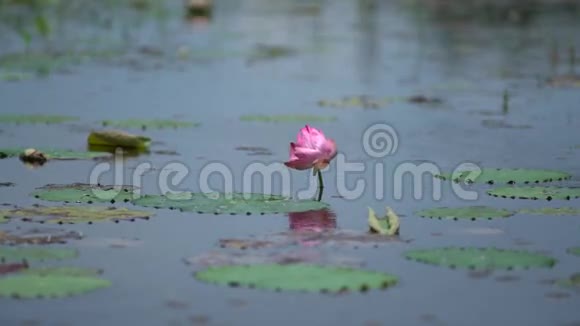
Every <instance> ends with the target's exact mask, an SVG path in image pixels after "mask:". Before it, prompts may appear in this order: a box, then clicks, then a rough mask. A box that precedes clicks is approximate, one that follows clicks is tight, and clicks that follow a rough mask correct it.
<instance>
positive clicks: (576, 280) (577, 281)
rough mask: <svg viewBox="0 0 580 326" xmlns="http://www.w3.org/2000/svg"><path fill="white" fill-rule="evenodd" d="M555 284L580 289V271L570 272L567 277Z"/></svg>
mask: <svg viewBox="0 0 580 326" xmlns="http://www.w3.org/2000/svg"><path fill="white" fill-rule="evenodd" d="M556 284H558V285H560V286H564V287H568V288H577V289H580V273H575V274H572V275H571V276H570V277H569V278H567V279H563V280H559V281H557V282H556Z"/></svg>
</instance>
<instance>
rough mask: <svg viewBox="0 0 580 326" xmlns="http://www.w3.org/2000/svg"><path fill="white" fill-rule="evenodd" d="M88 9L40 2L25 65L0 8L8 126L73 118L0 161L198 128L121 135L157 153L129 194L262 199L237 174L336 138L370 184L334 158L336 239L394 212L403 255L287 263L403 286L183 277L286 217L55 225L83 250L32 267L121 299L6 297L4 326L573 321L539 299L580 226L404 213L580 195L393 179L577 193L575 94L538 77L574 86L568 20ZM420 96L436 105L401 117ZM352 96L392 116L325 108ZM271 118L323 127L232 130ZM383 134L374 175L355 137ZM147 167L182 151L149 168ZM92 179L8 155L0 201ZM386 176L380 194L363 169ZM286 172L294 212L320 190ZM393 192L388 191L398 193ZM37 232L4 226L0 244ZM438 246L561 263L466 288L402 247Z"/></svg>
mask: <svg viewBox="0 0 580 326" xmlns="http://www.w3.org/2000/svg"><path fill="white" fill-rule="evenodd" d="M87 2H88V1H80V2H79V3H83V4H86V5H87V7H86V8H85V7H82V6H79V8H75V7H74V6H72V5H71V6H68V7H67V6H65V5H62V3H66V1H63V2H61V4H57V5H54V6H56V7H55V8H61V7H62V6H64V7H65V8H68V11H65V10H62V11H61V10H60V9H54V8H53V7H50V5H46V6H47V8H48V9H47V8H44V7H42V10H44V11H43V12H44V13H45V14H46V15H47V16H46V17H47V18H46V19H47V20H48V22H49V23H50V24H52V25H51V26H54V28H53V29H52V30H51V35H50V36H49V37H47V39H43V38H42V37H38V36H36V34H38V33H36V32H34V33H33V34H34V35H33V37H32V40H31V41H30V44H29V45H28V49H27V50H26V49H25V45H24V43H25V42H24V41H23V40H22V39H21V38H22V36H19V34H18V33H16V32H14V30H16V29H14V28H12V27H11V26H12V25H10V24H12V23H13V21H12V20H10V19H8V18H10V17H20V16H22V15H23V16H24V17H25V18H28V15H27V14H26V13H25V14H22V13H21V12H16V13H14V12H12V11H11V9H10V10H9V9H7V8H9V7H10V6H7V7H6V8H3V9H2V11H0V15H3V17H4V18H5V19H3V20H4V22H5V26H4V25H3V28H4V32H3V33H2V36H0V41H1V42H2V44H3V45H2V47H1V49H0V54H1V55H2V58H1V59H0V64H1V66H0V72H1V73H2V74H3V76H5V78H4V79H6V80H4V81H1V82H0V101H1V102H0V113H2V114H8V113H18V114H56V115H70V116H76V117H79V118H80V120H79V121H75V122H68V123H63V124H55V125H43V124H37V125H15V124H2V125H0V130H1V132H0V137H1V143H0V147H2V148H8V147H37V148H63V149H73V150H86V149H87V135H88V133H89V132H90V131H91V130H92V129H98V128H100V124H99V121H101V120H105V119H116V120H122V119H130V118H140V119H153V118H165V119H177V120H188V121H194V122H199V123H200V125H199V126H197V127H194V128H181V129H175V130H174V129H162V130H145V131H141V130H137V131H133V132H136V133H140V134H144V135H146V136H148V137H151V138H152V139H153V140H154V142H153V144H152V146H151V153H150V154H142V155H138V156H132V157H126V158H125V160H124V163H123V170H122V171H123V174H122V175H121V177H123V178H124V182H125V183H131V182H134V179H132V174H133V171H134V169H135V168H136V167H137V166H139V165H140V164H142V163H144V162H148V163H150V164H151V165H152V167H153V169H152V170H151V171H150V172H148V173H146V174H145V175H144V176H143V178H142V179H141V186H142V188H143V193H149V194H155V193H159V192H160V191H161V188H160V186H159V179H160V175H162V174H163V172H162V171H163V169H164V168H167V164H169V163H179V164H181V165H182V166H185V167H187V169H188V174H187V177H186V178H185V179H184V180H182V181H181V182H180V183H179V184H176V185H171V188H172V189H173V190H191V191H202V190H204V189H201V188H202V187H200V182H199V180H200V172H201V171H204V169H207V166H208V164H212V163H213V164H218V163H219V164H223V165H224V166H227V167H228V169H230V171H231V172H232V175H233V188H234V190H235V191H242V190H246V189H251V190H252V191H253V192H262V191H264V187H263V185H262V184H261V182H255V183H254V184H251V185H247V184H243V174H244V171H246V168H247V167H248V166H249V165H250V164H252V163H255V162H262V163H265V164H270V163H274V162H284V161H286V160H287V159H288V146H289V142H290V141H294V140H295V137H296V133H297V132H298V131H299V130H300V128H302V127H303V126H304V125H305V124H306V123H309V124H311V125H312V126H315V127H316V128H319V129H321V130H322V131H324V133H325V134H326V135H327V136H328V137H331V138H333V139H334V140H335V141H336V143H337V145H338V150H339V156H340V157H342V158H344V159H345V160H346V161H347V162H358V163H360V164H362V166H363V167H364V171H363V172H350V173H348V174H346V175H345V176H341V175H340V173H339V172H340V171H339V169H338V168H337V164H338V159H337V160H335V161H333V162H332V164H331V165H330V167H329V169H328V170H327V171H324V172H323V175H324V181H325V191H324V195H323V201H324V202H326V203H328V204H329V206H330V208H329V209H330V210H331V211H332V212H333V214H335V215H336V223H333V221H331V222H329V223H328V224H330V225H331V226H334V227H335V228H336V229H337V230H358V231H360V232H364V231H367V229H368V225H367V207H372V208H373V209H374V210H375V211H377V212H378V213H382V212H383V211H384V208H385V206H389V207H392V208H393V209H394V211H396V212H397V214H399V216H400V217H401V229H400V238H401V239H404V240H409V241H396V242H395V241H394V242H389V243H383V244H380V245H378V246H376V247H374V246H360V247H358V246H356V245H337V246H327V247H316V246H314V247H310V246H298V247H297V248H296V250H297V252H298V253H299V255H302V256H309V255H310V256H314V257H317V255H321V256H320V257H324V258H320V262H321V263H322V262H323V261H322V260H324V259H327V260H329V261H331V262H332V261H335V262H336V261H342V262H344V261H350V262H353V261H356V262H358V263H360V265H361V266H363V267H364V268H365V269H369V270H376V271H381V272H387V273H390V274H393V275H396V276H398V277H399V282H398V284H397V285H396V286H393V287H390V288H388V289H386V290H373V291H369V292H366V293H358V292H355V293H347V294H341V295H328V294H322V293H294V292H280V293H277V292H273V291H263V290H257V289H246V288H231V287H227V286H219V285H213V284H206V283H203V282H200V281H198V280H196V279H195V278H194V277H193V272H194V267H193V266H192V265H190V264H186V263H185V260H186V259H187V258H189V257H195V256H198V255H203V254H204V253H207V252H213V251H215V250H219V249H220V248H219V245H218V242H219V240H220V239H228V238H248V237H251V236H256V237H268V236H269V235H274V234H277V233H281V232H287V231H289V230H290V228H291V226H292V225H293V218H292V217H291V216H288V214H264V215H260V214H252V215H245V214H242V215H235V216H230V215H227V214H226V215H214V214H197V213H195V212H179V211H176V210H167V209H159V210H155V211H154V213H155V216H154V217H152V218H151V219H150V220H148V221H135V222H121V223H118V224H117V223H107V222H103V223H94V224H92V225H87V224H74V225H64V226H58V228H62V229H66V230H77V231H80V232H82V233H83V235H84V238H83V239H82V240H73V241H69V242H68V243H67V244H66V245H55V247H58V246H61V247H70V248H76V249H78V252H79V257H78V258H76V259H75V260H74V261H62V262H57V263H53V262H45V263H43V264H45V265H51V266H52V265H67V266H70V265H73V266H83V267H92V268H100V269H103V270H104V274H103V277H105V278H106V279H108V280H110V281H111V282H112V286H111V287H109V288H107V289H101V290H98V291H95V292H91V293H88V294H84V295H81V296H75V297H71V298H64V299H44V300H15V299H11V298H2V299H0V305H1V306H2V313H1V314H0V324H1V325H122V324H129V325H130V324H138V325H192V324H193V325H201V324H207V325H256V324H273V323H276V324H280V325H291V324H305V325H389V324H395V325H423V324H424V325H489V324H502V325H504V324H514V325H577V324H578V323H580V310H578V307H579V303H580V296H579V295H578V294H579V292H578V290H574V289H569V288H563V287H560V286H557V285H555V284H553V283H552V282H548V281H549V280H554V279H563V278H567V277H570V275H572V274H574V273H577V272H580V258H578V257H577V256H574V255H570V254H568V253H566V250H567V249H568V248H571V247H578V246H580V242H579V239H580V237H579V235H580V219H578V216H548V215H532V214H516V215H514V216H512V217H510V218H507V219H493V220H485V219H484V220H477V221H470V220H468V221H453V220H438V219H425V218H421V217H419V216H418V214H417V212H418V211H420V210H422V209H427V208H433V207H440V206H447V207H457V206H467V205H486V206H491V207H495V208H504V209H508V210H518V209H522V208H541V207H573V208H580V204H579V203H580V202H579V201H578V200H569V201H561V200H553V201H545V200H536V201H533V200H523V199H513V200H512V199H509V198H507V199H504V198H494V197H491V196H488V195H487V194H486V191H487V190H489V189H492V188H493V187H492V186H490V185H473V186H472V187H471V189H473V190H475V191H477V193H478V194H479V196H478V199H477V200H475V201H470V200H465V199H462V198H460V196H458V195H457V194H456V193H454V192H453V190H452V188H451V187H450V186H449V184H446V183H444V184H443V185H442V195H441V198H434V197H433V195H432V194H433V193H435V192H436V190H437V189H435V188H436V187H437V185H433V184H432V181H431V180H432V178H431V177H428V176H425V177H424V180H423V181H424V182H423V186H422V188H420V189H419V190H421V194H422V195H421V196H419V198H417V197H416V196H414V195H413V191H415V190H416V186H414V184H413V180H412V178H410V177H407V178H404V179H403V181H402V183H397V181H398V180H399V179H398V174H397V171H399V172H400V167H401V166H402V165H403V164H411V163H412V164H415V165H418V164H419V163H421V162H423V163H424V162H427V163H429V164H430V165H429V166H434V167H437V169H439V170H440V171H442V172H446V171H452V170H453V169H455V168H456V167H457V166H459V165H460V164H462V163H466V162H473V163H476V164H478V165H479V166H481V167H488V168H532V169H551V170H559V171H564V172H567V173H569V174H571V175H572V178H571V179H570V180H568V181H565V182H555V183H551V184H550V185H561V186H578V184H579V182H580V166H579V165H578V162H579V159H580V137H579V135H580V133H579V132H578V130H580V113H579V112H578V104H579V103H580V91H579V88H578V85H580V84H578V81H579V80H580V79H578V77H576V82H575V84H574V83H572V84H571V85H568V86H570V87H554V85H551V84H550V83H549V82H548V80H549V79H550V78H554V77H560V76H577V75H575V73H576V71H577V68H576V67H575V65H576V63H575V61H579V60H580V58H579V57H578V55H580V54H578V52H576V53H574V52H575V51H573V49H580V34H579V33H578V30H580V7H579V6H578V5H577V4H575V3H572V5H570V4H566V3H567V2H565V1H562V2H561V3H552V2H549V4H543V2H532V1H530V2H529V3H528V4H526V5H521V3H522V2H517V3H519V4H520V5H515V3H516V2H515V1H514V4H513V5H508V4H503V5H497V4H496V5H495V6H494V5H490V8H488V9H487V11H485V12H484V10H483V9H481V8H478V9H476V10H473V8H471V6H470V5H468V4H465V5H457V6H455V7H457V8H455V7H453V8H452V9H453V10H451V9H450V8H446V7H441V6H440V4H439V5H438V3H440V2H439V1H428V2H425V3H423V2H420V1H417V2H415V1H403V0H401V1H373V0H366V1H333V2H331V1H314V2H308V1H274V2H271V1H261V0H249V1H244V2H236V1H220V0H216V1H215V3H214V7H213V12H212V15H211V17H210V18H209V19H200V18H197V19H187V18H184V14H183V8H182V3H181V2H180V1H175V2H173V1H167V2H165V3H163V2H161V1H141V2H137V1H133V2H131V3H132V4H133V5H134V6H137V5H138V4H139V3H143V4H148V6H145V8H144V9H143V8H142V9H134V8H133V9H132V8H128V6H126V5H119V4H113V2H110V1H103V2H102V3H99V4H95V3H92V4H87ZM492 2H493V1H492ZM71 3H72V2H71ZM502 3H503V2H502ZM510 6H514V8H511V9H510ZM521 6H523V7H521ZM0 7H1V6H0ZM138 8H141V7H138ZM522 8H523V9H522ZM85 9H86V10H85ZM470 9H471V11H470ZM528 9H529V10H528ZM25 10H32V9H30V8H28V9H25ZM35 10H41V9H38V8H37V9H35ZM472 12H477V14H470V13H472ZM486 13H487V14H486ZM31 16H33V15H31ZM494 17H496V18H494ZM25 21H26V20H25ZM57 23H58V24H57ZM14 24H16V23H14ZM15 26H16V25H15ZM264 49H266V50H264ZM69 50H75V51H76V52H75V53H80V52H83V53H85V56H84V57H83V58H84V59H83V60H81V61H82V62H77V61H79V60H77V59H78V58H71V57H73V56H74V55H70V54H69V55H63V54H62V53H61V54H56V53H57V52H58V53H60V52H59V51H69ZM27 51H28V52H27ZM39 57H42V58H40V59H38V58H39ZM57 64H58V66H56V65H57ZM7 74H10V75H12V77H14V76H16V77H18V78H16V77H14V78H8V77H6V76H7ZM37 74H39V76H37ZM15 78H16V79H19V80H17V81H14V80H13V79H15ZM506 92H507V94H508V96H507V100H506V99H504V97H505V95H504V94H505V93H506ZM418 95H421V96H424V97H426V98H427V99H429V98H437V99H440V100H441V101H442V102H441V103H435V104H430V103H413V102H409V101H402V100H398V99H400V98H404V97H409V96H418ZM348 96H368V97H369V98H371V99H376V100H377V101H379V100H380V99H388V101H384V103H382V102H381V103H380V104H381V107H380V108H361V107H349V108H334V107H332V106H329V105H320V104H324V103H330V102H331V101H332V102H336V101H339V100H341V99H343V98H345V97H348ZM321 101H322V103H321ZM506 101H507V103H506ZM382 104H384V105H382ZM281 114H286V115H290V114H291V115H316V116H321V117H335V118H336V120H334V121H323V122H316V121H314V122H308V121H297V122H260V121H243V120H240V117H242V116H244V115H281ZM378 123H385V124H388V125H389V126H391V127H392V128H393V129H394V130H395V131H396V137H397V139H396V141H397V145H398V146H397V148H396V150H392V151H391V152H390V153H387V154H389V155H382V156H381V157H379V158H375V157H373V156H371V155H369V154H368V151H366V150H365V148H367V147H365V146H368V145H367V144H365V143H364V136H363V135H364V133H365V130H367V129H368V128H369V127H371V126H373V125H375V124H378ZM391 136H393V135H391ZM393 139H394V138H393V137H391V141H393ZM240 146H252V147H263V148H265V149H267V150H266V152H267V153H266V154H267V155H266V154H264V153H263V150H262V153H261V155H249V154H248V152H247V151H242V150H237V149H236V148H237V147H240ZM160 150H163V151H175V152H176V153H177V155H166V154H156V153H155V151H160ZM258 152H260V151H258ZM258 154H260V153H258ZM99 163H101V162H97V161H83V160H74V161H49V162H48V163H47V164H45V165H43V166H41V167H38V168H30V167H28V166H26V165H24V164H23V163H22V162H20V161H19V160H18V158H7V159H3V160H0V169H1V171H2V173H1V174H0V176H1V177H0V182H12V183H14V184H15V185H14V186H12V187H0V198H1V201H0V202H1V203H6V204H11V205H17V206H30V205H33V204H42V205H56V203H50V202H43V201H40V200H38V199H35V198H33V197H31V196H29V193H31V192H32V191H33V190H34V189H35V188H37V187H41V186H44V185H46V184H52V183H55V184H69V183H75V182H83V183H87V182H89V179H90V174H91V171H93V169H94V168H95V166H96V165H97V164H99ZM379 164H382V166H380V165H379ZM377 166H380V167H381V170H382V171H383V176H382V177H381V176H377V173H376V172H375V168H376V167H377ZM290 173H291V183H290V184H291V185H292V187H291V188H292V195H293V196H296V195H297V193H296V192H297V191H298V190H301V189H304V188H306V187H307V185H308V182H309V176H310V175H311V173H310V172H307V171H295V170H292V171H290ZM117 177H119V176H117ZM377 179H380V180H382V181H383V182H384V194H383V196H379V197H377V192H376V191H375V189H374V187H375V183H376V180H377ZM114 180H115V175H114V174H113V173H107V174H105V175H104V176H103V179H102V180H101V182H102V183H108V184H110V183H112V182H114ZM313 180H315V179H313ZM357 180H363V181H364V182H365V183H366V187H365V189H364V192H363V193H362V194H361V195H360V196H357V197H356V198H343V197H345V196H344V191H342V190H341V189H343V188H342V187H343V185H345V184H346V186H347V187H348V188H349V189H352V188H354V186H355V182H356V181H357ZM281 182H282V181H281V179H280V178H274V179H273V189H274V192H280V191H281ZM209 186H210V187H211V188H212V189H213V190H215V191H223V190H224V184H223V182H222V180H220V178H219V176H214V177H212V178H210V181H209ZM247 187H251V188H247ZM398 190H402V194H401V196H397V195H396V192H397V191H398ZM347 197H348V196H347ZM381 197H382V198H381ZM118 206H126V207H133V206H132V205H129V204H119V205H118ZM321 214H323V213H321ZM324 214H328V212H326V213H324ZM294 218H295V217H294ZM313 218H320V217H319V216H318V217H317V214H313ZM326 219H328V217H326ZM294 222H296V221H294ZM294 224H295V223H294ZM36 226H38V225H35V226H34V227H36ZM31 227H33V226H31V224H30V223H26V222H19V221H10V222H9V223H6V224H2V226H1V228H2V229H1V230H3V231H6V230H14V229H28V228H31ZM444 246H475V247H498V248H504V249H517V250H528V251H532V252H542V253H544V254H548V255H550V256H551V257H553V258H555V259H556V260H557V264H556V265H555V266H554V267H553V268H539V269H529V270H519V269H516V270H513V271H494V272H493V273H475V272H470V271H469V270H467V269H460V268H458V269H450V268H447V267H443V266H434V265H427V264H421V263H419V262H415V261H411V260H407V259H405V257H404V253H405V252H406V251H407V250H411V249H424V248H438V247H444ZM314 260H315V261H316V259H314ZM506 280H511V281H510V282H507V281H506Z"/></svg>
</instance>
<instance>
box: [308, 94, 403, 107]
mask: <svg viewBox="0 0 580 326" xmlns="http://www.w3.org/2000/svg"><path fill="white" fill-rule="evenodd" d="M397 100H399V98H391V97H385V98H372V97H370V96H366V95H360V96H348V97H344V98H342V99H339V100H321V101H318V105H319V106H323V107H333V108H363V109H378V108H381V107H384V106H386V105H387V104H390V103H392V102H395V101H397ZM401 100H405V98H401Z"/></svg>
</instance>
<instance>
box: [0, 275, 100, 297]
mask: <svg viewBox="0 0 580 326" xmlns="http://www.w3.org/2000/svg"><path fill="white" fill-rule="evenodd" d="M109 286H111V282H110V281H108V280H104V279H101V278H97V277H89V276H72V275H58V274H57V275H44V276H43V275H34V274H33V275H26V274H23V275H15V276H9V277H5V278H1V279H0V296H3V297H13V298H19V299H37V298H62V297H69V296H74V295H79V294H83V293H88V292H91V291H94V290H97V289H101V288H106V287H109Z"/></svg>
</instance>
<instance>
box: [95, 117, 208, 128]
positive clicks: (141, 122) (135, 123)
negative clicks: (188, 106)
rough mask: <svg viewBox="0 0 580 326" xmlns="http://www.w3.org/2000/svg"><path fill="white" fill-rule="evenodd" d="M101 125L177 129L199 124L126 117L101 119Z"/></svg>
mask: <svg viewBox="0 0 580 326" xmlns="http://www.w3.org/2000/svg"><path fill="white" fill-rule="evenodd" d="M101 123H102V125H103V126H105V127H113V128H127V129H142V130H146V129H177V128H190V127H196V126H199V123H195V122H189V121H180V120H163V119H153V120H145V119H128V120H103V121H102V122H101Z"/></svg>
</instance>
